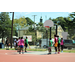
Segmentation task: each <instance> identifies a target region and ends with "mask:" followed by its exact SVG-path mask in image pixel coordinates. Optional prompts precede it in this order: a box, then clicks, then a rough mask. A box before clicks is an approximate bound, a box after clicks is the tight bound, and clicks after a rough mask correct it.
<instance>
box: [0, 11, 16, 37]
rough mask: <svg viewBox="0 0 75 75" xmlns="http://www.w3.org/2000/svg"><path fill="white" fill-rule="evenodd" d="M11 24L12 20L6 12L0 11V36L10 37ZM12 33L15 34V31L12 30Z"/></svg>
mask: <svg viewBox="0 0 75 75" xmlns="http://www.w3.org/2000/svg"><path fill="white" fill-rule="evenodd" d="M11 25H12V21H11V20H10V18H9V13H8V12H1V13H0V33H1V34H0V37H2V38H3V37H10V34H11ZM13 30H15V27H13ZM13 34H14V35H15V31H13Z"/></svg>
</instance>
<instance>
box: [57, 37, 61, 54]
mask: <svg viewBox="0 0 75 75" xmlns="http://www.w3.org/2000/svg"><path fill="white" fill-rule="evenodd" d="M57 37H58V54H59V53H60V42H61V38H59V36H57Z"/></svg>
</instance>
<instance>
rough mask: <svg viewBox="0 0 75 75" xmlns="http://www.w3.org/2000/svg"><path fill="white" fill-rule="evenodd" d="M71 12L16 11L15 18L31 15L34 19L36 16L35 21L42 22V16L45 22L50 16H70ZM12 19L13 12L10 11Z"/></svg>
mask: <svg viewBox="0 0 75 75" xmlns="http://www.w3.org/2000/svg"><path fill="white" fill-rule="evenodd" d="M70 13H71V12H14V19H15V18H20V17H23V16H24V17H29V18H30V19H31V20H32V21H34V16H33V15H36V16H35V22H36V23H38V22H40V17H41V16H42V18H43V23H44V22H45V21H46V20H48V19H49V18H50V17H51V18H52V19H53V18H57V17H68V16H69V14H70ZM9 16H10V19H12V14H11V13H9Z"/></svg>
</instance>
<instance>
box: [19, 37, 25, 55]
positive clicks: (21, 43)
mask: <svg viewBox="0 0 75 75" xmlns="http://www.w3.org/2000/svg"><path fill="white" fill-rule="evenodd" d="M19 43H20V53H19V54H21V50H22V53H23V47H24V40H23V37H21V39H20V41H19Z"/></svg>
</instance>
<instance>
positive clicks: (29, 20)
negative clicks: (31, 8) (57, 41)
mask: <svg viewBox="0 0 75 75" xmlns="http://www.w3.org/2000/svg"><path fill="white" fill-rule="evenodd" d="M25 19H26V21H27V25H32V24H34V22H33V21H32V20H31V19H30V18H29V17H26V18H25Z"/></svg>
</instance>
